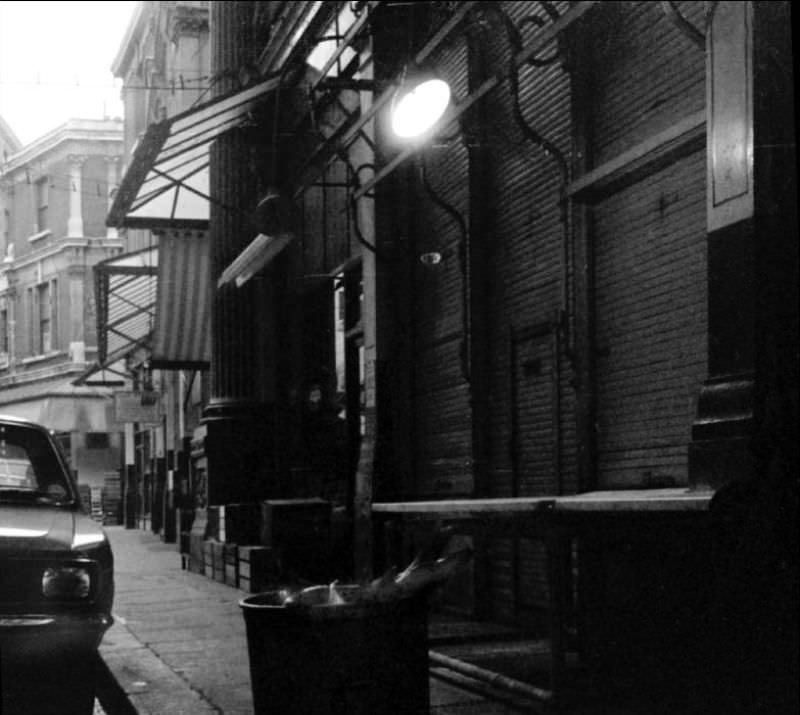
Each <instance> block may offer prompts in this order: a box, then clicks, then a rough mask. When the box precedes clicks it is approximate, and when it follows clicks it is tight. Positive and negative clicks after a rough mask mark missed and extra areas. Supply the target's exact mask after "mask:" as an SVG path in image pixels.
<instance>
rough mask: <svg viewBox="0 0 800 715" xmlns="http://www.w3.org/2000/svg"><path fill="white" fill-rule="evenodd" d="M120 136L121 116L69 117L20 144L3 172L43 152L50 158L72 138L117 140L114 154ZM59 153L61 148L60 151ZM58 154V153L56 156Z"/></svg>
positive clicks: (117, 152)
mask: <svg viewBox="0 0 800 715" xmlns="http://www.w3.org/2000/svg"><path fill="white" fill-rule="evenodd" d="M123 139H124V132H123V122H122V120H119V121H117V120H114V119H70V120H69V121H68V122H66V123H65V124H62V125H61V126H60V127H58V128H56V129H54V130H53V131H51V132H48V133H47V134H45V135H44V136H43V137H40V138H39V139H36V140H35V141H34V142H33V143H31V144H28V145H27V146H25V147H23V148H22V149H21V150H20V151H18V152H17V153H16V154H13V155H11V156H10V157H9V159H8V163H7V164H6V165H5V167H4V171H3V175H4V176H8V175H10V174H12V173H14V172H16V171H20V170H22V171H24V170H25V167H26V166H28V165H29V164H31V163H32V162H33V161H35V160H37V159H41V158H43V157H45V156H48V155H50V156H48V158H49V159H50V160H51V161H52V160H53V156H52V155H53V154H55V153H56V150H57V149H61V147H63V146H64V145H66V144H69V143H75V142H90V143H91V144H94V145H98V144H103V143H111V144H115V145H116V144H119V147H114V148H113V149H112V152H111V153H113V154H114V155H121V154H122V144H123ZM61 153H63V151H62V152H61ZM67 153H69V154H75V153H86V152H84V151H83V150H81V151H79V152H76V151H75V150H74V149H73V150H71V151H68V152H67ZM60 155H61V154H60V153H59V156H60Z"/></svg>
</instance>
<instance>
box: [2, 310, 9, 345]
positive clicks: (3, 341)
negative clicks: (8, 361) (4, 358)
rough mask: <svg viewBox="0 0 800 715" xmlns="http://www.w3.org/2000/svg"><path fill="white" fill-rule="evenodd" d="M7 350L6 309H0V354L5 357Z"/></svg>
mask: <svg viewBox="0 0 800 715" xmlns="http://www.w3.org/2000/svg"><path fill="white" fill-rule="evenodd" d="M8 348H9V339H8V309H7V308H5V307H3V308H0V353H2V354H5V355H7V354H8Z"/></svg>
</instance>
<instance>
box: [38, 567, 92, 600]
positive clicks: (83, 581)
mask: <svg viewBox="0 0 800 715" xmlns="http://www.w3.org/2000/svg"><path fill="white" fill-rule="evenodd" d="M91 590H92V576H91V574H90V573H89V569H87V568H84V567H83V566H53V567H50V568H46V569H45V570H44V573H43V574H42V595H43V596H44V597H45V598H57V599H65V600H66V599H82V598H89V593H90V592H91Z"/></svg>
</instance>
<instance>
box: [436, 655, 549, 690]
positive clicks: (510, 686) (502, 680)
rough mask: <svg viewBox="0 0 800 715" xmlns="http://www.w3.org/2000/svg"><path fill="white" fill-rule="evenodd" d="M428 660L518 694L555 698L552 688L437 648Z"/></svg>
mask: <svg viewBox="0 0 800 715" xmlns="http://www.w3.org/2000/svg"><path fill="white" fill-rule="evenodd" d="M428 660H429V661H430V662H431V663H432V664H435V665H438V666H441V667H443V668H448V669H450V670H452V671H454V672H456V673H460V674H462V675H466V676H469V677H470V678H474V679H475V680H480V681H481V682H484V683H488V684H489V685H491V686H493V687H496V688H501V689H504V690H507V691H509V692H512V693H515V694H517V695H524V696H525V697H528V698H533V699H534V700H541V701H543V702H550V701H551V700H552V699H553V692H552V691H551V690H545V689H544V688H537V687H536V686H535V685H530V684H529V683H523V682H521V681H519V680H514V678H509V677H508V676H506V675H503V674H501V673H495V672H494V671H493V670H487V669H486V668H481V667H479V666H477V665H472V664H471V663H465V662H464V661H463V660H458V659H457V658H451V657H450V656H448V655H444V653H439V652H437V651H435V650H429V651H428Z"/></svg>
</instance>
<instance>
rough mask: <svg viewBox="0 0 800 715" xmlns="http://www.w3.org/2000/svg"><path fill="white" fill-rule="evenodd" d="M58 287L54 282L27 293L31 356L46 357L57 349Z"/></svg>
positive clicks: (33, 288)
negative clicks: (45, 355)
mask: <svg viewBox="0 0 800 715" xmlns="http://www.w3.org/2000/svg"><path fill="white" fill-rule="evenodd" d="M56 286H57V284H56V281H54V280H53V281H48V282H45V283H40V284H38V285H37V286H35V287H31V288H28V290H27V291H26V293H27V303H28V305H27V326H28V352H29V354H30V355H44V354H45V353H49V352H51V351H53V350H55V349H56V347H57V344H58V343H57V332H56V326H57V319H58V301H57V293H56Z"/></svg>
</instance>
